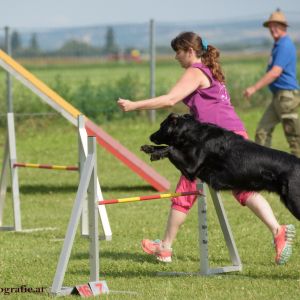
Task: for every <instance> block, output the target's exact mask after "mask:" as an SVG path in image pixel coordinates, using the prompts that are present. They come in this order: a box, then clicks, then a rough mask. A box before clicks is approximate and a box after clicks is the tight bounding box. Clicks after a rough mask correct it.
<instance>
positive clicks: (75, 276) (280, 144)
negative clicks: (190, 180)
mask: <svg viewBox="0 0 300 300" xmlns="http://www.w3.org/2000/svg"><path fill="white" fill-rule="evenodd" d="M264 64H265V62H264V60H262V59H258V60H256V59H251V60H242V59H235V60H233V59H228V60H225V61H224V69H225V70H226V73H228V84H229V86H230V91H231V95H232V98H235V99H237V100H236V101H244V100H243V98H242V97H241V92H242V90H243V89H244V88H245V87H246V86H248V85H249V84H251V83H252V82H253V81H254V80H255V78H257V76H259V75H260V72H263V68H264ZM29 67H30V69H31V70H32V71H33V72H34V73H35V74H36V75H37V76H38V77H40V78H41V79H42V80H44V81H45V82H46V83H48V84H50V85H51V84H53V82H54V79H55V77H56V76H57V75H58V74H60V75H61V77H62V78H63V79H64V80H65V81H66V82H69V83H70V86H71V87H76V86H77V85H79V84H80V83H81V82H82V80H83V79H84V78H85V77H89V78H90V79H91V80H93V82H94V83H95V84H101V83H103V84H105V83H106V82H108V81H114V80H117V79H118V78H119V77H118V76H124V75H126V74H127V73H128V72H129V73H130V72H132V74H137V75H136V76H137V77H140V80H141V82H144V83H145V87H144V93H145V94H146V93H147V89H146V87H147V81H148V78H149V74H148V66H147V65H146V64H141V65H124V66H122V65H103V66H100V65H97V66H79V67H74V68H73V67H70V66H52V67H51V66H44V67H37V66H29ZM180 73H181V70H180V68H178V66H177V65H176V64H175V63H174V64H173V63H161V64H160V65H159V66H158V69H157V82H158V87H157V89H158V90H159V91H164V90H166V89H167V88H168V87H169V85H170V84H172V83H174V82H175V81H176V78H177V76H179V75H180ZM170 74H171V75H170ZM3 77H4V74H3V72H2V73H0V79H1V82H3V81H4V80H2V79H3ZM236 78H238V79H239V80H237V79H236ZM2 84H3V83H2ZM14 89H15V90H14V91H15V94H16V95H15V96H16V98H17V99H16V102H15V110H16V111H20V112H22V111H26V112H29V111H31V112H36V111H43V110H44V109H47V107H46V106H45V105H40V104H39V101H38V100H37V99H35V98H33V95H32V94H31V93H30V92H27V91H25V90H24V89H21V88H20V84H18V83H17V82H14ZM264 95H268V92H267V91H263V92H262V93H260V94H259V95H257V96H256V98H255V99H254V100H253V101H257V102H258V101H260V99H261V98H263V97H264ZM120 96H122V95H120ZM0 99H1V108H2V111H5V110H4V109H5V108H4V103H5V100H4V95H1V96H0ZM112 100H115V99H112ZM261 113H262V106H261V107H260V108H253V107H251V106H250V105H248V106H247V105H246V104H243V105H241V106H240V108H239V115H240V116H241V118H242V120H243V121H244V122H245V125H246V127H247V130H248V132H249V135H250V137H251V138H253V135H254V130H255V127H256V124H257V122H258V119H259V117H260V115H261ZM167 114H168V111H164V112H163V113H162V114H161V115H159V117H158V119H157V122H156V123H155V124H153V125H150V124H148V122H145V120H144V119H142V118H141V116H135V115H133V114H132V115H131V114H130V115H129V117H128V118H126V119H123V120H122V119H119V120H115V121H113V122H105V121H102V122H101V126H102V127H103V128H104V129H105V130H106V131H107V132H108V133H109V134H111V135H112V136H113V137H115V138H116V139H117V140H119V141H120V142H121V143H122V144H123V145H124V146H126V147H128V148H129V149H130V150H131V151H133V152H134V153H136V154H137V155H138V156H139V157H140V158H142V159H143V160H145V161H146V162H149V159H148V157H147V156H146V155H145V154H143V153H141V152H140V151H139V148H140V146H141V145H142V144H145V143H148V136H149V135H150V134H151V133H152V132H153V131H154V130H155V129H156V128H158V125H159V122H160V121H161V119H163V117H164V116H166V115H167ZM131 116H132V118H131ZM133 116H134V117H133ZM0 132H1V134H0V145H1V146H2V149H3V147H4V141H5V130H4V129H3V128H0ZM16 134H17V157H18V160H19V161H21V162H23V161H24V162H33V163H53V164H58V165H59V164H66V165H73V164H76V162H77V161H78V158H77V155H78V154H77V132H76V129H75V128H73V127H72V126H71V125H70V124H69V123H67V122H66V121H64V120H62V118H60V117H59V116H52V117H43V118H29V117H24V116H23V117H22V116H20V117H17V118H16ZM273 147H275V148H277V149H281V150H284V151H288V147H287V144H286V141H285V139H284V136H283V133H282V129H281V127H280V126H278V128H277V129H276V131H275V133H274V141H273ZM97 155H98V175H99V180H100V184H101V187H102V192H103V195H104V198H106V199H109V198H117V197H128V196H139V195H146V194H152V193H154V190H153V189H152V188H151V187H150V186H149V185H148V184H147V183H146V182H144V181H143V180H142V179H140V178H139V177H138V176H137V175H135V174H133V173H132V172H131V171H130V170H129V169H128V168H127V167H125V166H124V165H123V164H122V163H120V162H119V161H118V160H116V159H115V158H114V157H113V156H111V155H110V154H109V153H107V152H106V151H105V150H103V149H101V148H100V147H98V148H97ZM149 163H150V162H149ZM151 165H152V166H153V167H154V168H155V169H156V170H157V171H158V172H159V173H160V174H162V175H163V176H165V177H166V178H168V179H169V180H170V182H171V184H172V187H171V190H174V188H175V185H176V183H177V179H178V177H179V173H178V171H177V170H176V169H175V168H174V167H173V166H172V165H171V164H170V163H169V162H168V161H167V160H163V161H159V162H155V163H152V164H151ZM19 181H20V192H21V195H20V198H21V211H22V225H23V227H24V228H25V229H27V228H37V227H55V228H56V229H55V230H52V231H45V232H34V233H13V232H0V245H1V248H0V249H1V250H0V255H1V256H0V257H1V259H0V291H1V288H2V289H3V288H17V287H20V286H21V285H26V286H27V287H33V288H37V287H47V288H48V287H50V286H51V284H52V280H53V277H54V273H55V270H56V265H57V262H58V257H59V254H60V251H61V247H62V243H63V239H64V236H65V232H66V227H67V224H68V221H69V218H70V214H71V209H72V205H73V202H74V199H75V195H76V190H77V185H78V174H76V172H61V171H48V170H40V169H19ZM222 195H223V200H224V205H225V208H226V211H227V214H228V218H229V222H230V224H231V226H232V231H233V234H234V237H235V241H236V244H237V247H238V250H239V254H240V256H241V260H242V263H243V271H242V272H239V273H235V274H226V275H219V276H211V277H192V276H188V277H158V276H157V275H156V273H157V272H161V271H187V272H196V271H198V270H199V257H198V231H197V222H198V221H197V209H196V208H193V209H192V211H191V212H190V215H189V217H188V219H187V222H186V223H185V224H184V225H183V227H182V229H181V231H180V233H179V234H178V237H177V240H176V242H175V244H174V254H175V255H174V261H173V263H172V264H170V265H164V264H160V263H157V262H156V261H155V259H154V258H153V257H149V256H147V255H146V254H144V253H143V252H142V251H141V248H140V241H141V239H143V238H160V237H162V235H163V231H164V226H165V222H166V219H167V214H168V210H169V206H170V203H169V200H157V201H148V202H137V203H131V204H119V205H111V206H107V211H108V216H109V220H110V224H111V227H112V231H113V240H112V241H111V242H104V241H101V242H100V276H101V278H104V279H105V280H106V281H107V284H108V287H109V288H110V289H111V290H113V291H130V292H134V293H135V294H114V293H112V294H110V295H108V296H102V298H107V299H230V300H231V299H255V300H256V299H264V300H265V299H299V295H298V291H299V287H300V275H299V267H300V263H299V258H300V256H299V249H300V243H299V238H297V239H296V242H295V244H294V254H293V256H292V258H291V260H290V261H289V263H288V264H287V265H286V266H276V265H274V255H275V252H274V249H273V245H272V237H271V235H270V233H269V232H268V231H267V229H266V227H265V226H264V225H263V224H262V223H261V222H260V221H259V220H258V219H257V218H256V217H255V216H254V215H253V214H251V213H250V211H249V210H247V208H243V207H241V206H240V205H239V204H238V203H237V202H236V201H235V200H234V198H233V197H232V196H231V194H230V193H223V194H222ZM265 196H266V197H267V199H268V200H269V201H270V204H271V206H272V207H273V209H274V212H275V214H276V216H277V217H278V219H279V221H280V222H281V223H293V224H295V226H296V229H297V230H298V232H300V226H299V223H298V222H297V221H296V220H295V219H294V218H293V217H292V216H291V214H290V213H289V212H288V211H287V210H286V209H285V208H284V207H283V205H282V204H281V203H280V202H279V198H278V196H276V195H273V194H265ZM208 222H209V242H210V263H211V265H212V266H222V265H227V264H229V257H228V253H227V248H226V246H225V243H224V241H223V238H222V234H221V232H220V227H219V225H218V221H217V219H216V215H215V212H214V209H213V206H212V202H211V200H210V199H209V200H208ZM11 223H12V208H11V194H10V192H8V194H7V198H6V208H5V213H4V224H5V225H9V224H11ZM88 247H89V244H88V241H87V240H86V239H84V238H81V237H80V235H79V232H78V234H77V237H76V242H75V244H74V247H73V250H72V255H71V259H70V263H69V265H68V269H67V273H66V277H65V281H64V285H65V286H72V285H75V284H81V283H86V282H88V281H89V259H88ZM46 298H51V297H50V296H49V295H47V294H46V293H43V294H30V293H25V294H11V295H4V294H3V293H1V294H0V299H46Z"/></svg>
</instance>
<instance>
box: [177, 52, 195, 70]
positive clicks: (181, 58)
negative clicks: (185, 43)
mask: <svg viewBox="0 0 300 300" xmlns="http://www.w3.org/2000/svg"><path fill="white" fill-rule="evenodd" d="M175 59H176V60H177V61H178V62H179V64H180V65H181V66H182V67H183V68H188V67H190V66H191V64H192V59H191V53H190V51H184V50H177V51H176V55H175Z"/></svg>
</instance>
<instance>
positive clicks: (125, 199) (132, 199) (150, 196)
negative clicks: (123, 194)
mask: <svg viewBox="0 0 300 300" xmlns="http://www.w3.org/2000/svg"><path fill="white" fill-rule="evenodd" d="M190 195H203V191H202V190H199V191H192V192H182V193H168V194H156V195H149V196H140V197H129V198H120V199H110V200H102V201H99V202H98V205H104V204H116V203H126V202H136V201H146V200H155V199H164V198H172V197H180V196H190Z"/></svg>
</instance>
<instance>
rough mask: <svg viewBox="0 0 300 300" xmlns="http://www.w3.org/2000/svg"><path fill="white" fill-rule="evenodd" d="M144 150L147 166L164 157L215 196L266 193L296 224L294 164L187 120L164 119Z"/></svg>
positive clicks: (298, 199)
mask: <svg viewBox="0 0 300 300" xmlns="http://www.w3.org/2000/svg"><path fill="white" fill-rule="evenodd" d="M150 140H151V141H152V142H153V143H155V144H157V145H160V144H165V145H167V146H152V145H144V146H142V147H141V150H142V151H144V152H146V153H148V154H150V155H151V160H152V161H153V160H159V159H162V158H165V157H168V158H169V160H170V161H171V162H172V163H173V164H174V165H175V167H176V168H177V169H179V170H180V171H181V173H182V174H183V175H184V176H185V177H186V178H188V179H189V180H194V179H196V178H197V177H198V178H200V179H201V180H202V181H204V182H206V183H207V184H209V185H210V186H211V187H212V188H214V189H215V190H217V191H219V190H245V191H261V190H267V191H269V192H275V193H277V194H279V195H280V198H281V200H282V202H283V203H284V205H285V206H286V207H287V208H288V209H289V210H290V212H291V213H292V214H293V215H294V216H295V217H296V218H297V219H298V220H300V159H298V158H297V157H296V156H294V155H291V154H288V153H285V152H282V151H278V150H274V149H270V148H267V147H264V146H260V145H258V144H256V143H254V142H251V141H248V140H245V139H244V138H243V137H241V136H239V135H237V134H235V133H233V132H231V131H227V130H225V129H222V128H220V127H218V126H215V125H212V124H208V123H200V122H198V121H196V120H195V119H194V118H193V117H192V116H191V115H182V116H179V115H176V114H170V115H169V116H168V117H167V118H166V119H165V120H164V121H163V122H162V123H161V125H160V129H159V130H158V131H157V132H155V133H153V134H152V135H151V136H150Z"/></svg>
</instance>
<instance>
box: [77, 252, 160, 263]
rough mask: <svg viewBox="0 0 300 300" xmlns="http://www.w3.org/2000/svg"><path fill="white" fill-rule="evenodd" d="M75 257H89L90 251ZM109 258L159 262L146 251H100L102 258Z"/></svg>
mask: <svg viewBox="0 0 300 300" xmlns="http://www.w3.org/2000/svg"><path fill="white" fill-rule="evenodd" d="M73 257H74V258H75V259H89V253H88V252H83V253H76V254H74V256H73ZM102 258H108V259H111V260H114V261H117V260H124V261H136V262H148V263H154V264H157V262H156V261H155V260H154V259H153V257H152V256H149V255H147V254H144V253H136V252H135V253H128V252H116V251H115V252H109V251H103V250H101V252H100V259H102Z"/></svg>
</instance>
